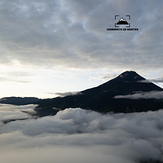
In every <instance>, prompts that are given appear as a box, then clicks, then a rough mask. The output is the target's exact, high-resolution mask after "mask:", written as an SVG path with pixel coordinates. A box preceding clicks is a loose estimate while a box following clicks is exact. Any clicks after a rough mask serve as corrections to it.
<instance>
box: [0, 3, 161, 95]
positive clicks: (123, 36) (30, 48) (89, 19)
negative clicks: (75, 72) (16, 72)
mask: <svg viewBox="0 0 163 163" xmlns="http://www.w3.org/2000/svg"><path fill="white" fill-rule="evenodd" d="M162 6H163V2H162V1H161V0H156V1H154V2H153V1H152V0H150V1H148V3H147V1H141V0H138V1H134V2H132V3H131V2H130V1H129V0H125V1H123V3H122V2H121V1H118V0H116V1H108V0H105V1H99V0H96V1H89V2H88V1H85V0H84V1H79V0H78V1H74V0H69V1H65V0H59V1H56V0H48V1H47V0H46V1H45V0H34V1H33V0H22V1H19V0H15V1H14V2H13V1H11V0H9V1H4V0H3V1H1V3H0V21H1V25H0V31H1V32H0V43H1V44H0V64H1V65H5V66H7V67H8V68H10V69H12V70H13V69H15V65H16V64H19V65H21V66H20V67H19V68H20V72H21V67H23V66H24V72H25V71H26V72H28V67H30V69H33V73H34V74H37V71H39V69H40V68H42V69H44V70H45V71H47V70H49V69H51V70H52V72H54V73H55V71H56V69H58V68H62V69H63V71H65V69H71V68H73V69H79V70H85V74H87V71H89V72H91V71H92V74H93V71H97V72H98V69H105V70H104V71H101V75H105V74H106V73H110V72H113V74H115V73H116V74H117V71H118V72H119V73H121V72H122V71H124V70H135V71H138V72H141V73H142V74H145V75H148V73H149V72H152V73H151V74H152V75H151V76H150V78H153V76H154V73H155V72H156V71H157V70H158V69H159V70H160V69H161V72H160V74H161V73H162V72H163V68H162V65H163V58H162V43H163V40H162V35H161V33H162V32H163V30H162V29H163V28H162V26H163V21H162V19H161V18H162V15H163V12H162V10H161V8H162ZM126 11H127V13H126ZM116 14H119V15H121V16H122V17H123V16H125V15H126V14H130V16H131V19H130V23H131V27H137V28H139V30H138V31H137V32H131V31H130V32H129V31H128V32H123V31H122V32H108V31H107V30H106V28H108V27H114V23H115V20H114V16H115V15H116ZM110 36H111V37H110ZM13 67H14V68H13ZM25 69H26V70H25ZM88 74H89V73H88ZM160 74H159V76H157V78H158V77H160ZM36 76H37V75H36ZM86 76H87V75H86ZM37 77H38V76H37ZM45 77H47V76H46V74H44V73H43V72H42V74H40V76H39V77H38V79H40V78H45ZM93 77H94V76H93ZM27 78H28V77H27ZM1 79H2V80H3V81H5V80H8V81H9V80H10V76H9V75H8V74H6V75H5V77H4V76H2V78H1ZM29 79H30V80H29ZM80 79H81V78H80ZM80 79H79V80H80ZM14 80H17V79H14ZM36 80H37V79H36V78H35V77H33V78H30V77H29V78H28V79H27V81H28V82H35V81H36ZM48 80H51V78H50V77H49V79H48ZM57 80H60V79H57ZM82 80H83V79H82ZM87 80H89V78H87V79H86V81H85V83H86V82H87ZM10 81H11V80H10ZM17 81H23V82H24V81H26V80H22V79H18V80H17ZM37 82H38V80H37ZM71 82H73V80H71ZM71 82H70V83H71ZM94 82H95V83H97V84H96V86H97V85H98V83H99V81H94ZM101 83H102V81H101ZM3 84H4V83H3ZM44 84H45V83H44V82H42V83H40V85H44ZM55 84H56V83H55V82H54V85H55ZM92 85H94V83H93V84H92ZM26 87H28V88H29V85H28V84H27V85H26ZM34 87H35V86H34V85H33V86H32V88H34ZM51 87H52V85H51ZM60 87H62V86H60ZM88 87H89V85H86V87H84V88H88ZM71 89H72V90H71ZM81 89H82V88H81V87H80V86H79V85H78V87H77V89H73V88H72V87H70V89H69V90H68V89H65V90H63V91H62V90H60V91H61V92H69V91H79V90H81ZM60 91H59V90H54V92H60ZM8 92H10V90H8ZM46 92H50V91H49V90H47V91H46ZM9 94H11V93H9ZM36 94H37V96H41V97H42V96H44V97H46V96H47V95H46V94H45V92H44V90H42V92H41V94H42V95H39V94H40V92H38V93H36ZM43 94H44V95H43ZM2 96H3V95H2ZM24 96H25V95H24Z"/></svg>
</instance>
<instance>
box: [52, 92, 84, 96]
mask: <svg viewBox="0 0 163 163" xmlns="http://www.w3.org/2000/svg"><path fill="white" fill-rule="evenodd" d="M78 94H81V93H80V92H64V93H59V92H57V93H55V95H58V96H61V97H65V96H72V95H78Z"/></svg>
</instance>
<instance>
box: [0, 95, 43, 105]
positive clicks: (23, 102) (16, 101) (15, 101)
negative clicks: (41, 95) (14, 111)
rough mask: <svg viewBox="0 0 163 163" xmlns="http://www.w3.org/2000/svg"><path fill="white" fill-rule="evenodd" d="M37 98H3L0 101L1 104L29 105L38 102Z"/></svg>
mask: <svg viewBox="0 0 163 163" xmlns="http://www.w3.org/2000/svg"><path fill="white" fill-rule="evenodd" d="M39 100H40V99H38V98H36V97H3V98H1V99H0V103H1V104H12V105H28V104H34V103H36V102H38V101H39Z"/></svg>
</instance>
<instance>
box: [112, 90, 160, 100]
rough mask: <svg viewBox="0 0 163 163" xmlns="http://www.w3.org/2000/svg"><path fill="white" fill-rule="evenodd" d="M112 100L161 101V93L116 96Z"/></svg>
mask: <svg viewBox="0 0 163 163" xmlns="http://www.w3.org/2000/svg"><path fill="white" fill-rule="evenodd" d="M114 98H129V99H163V91H151V92H139V93H134V94H131V95H117V96H115V97H114Z"/></svg>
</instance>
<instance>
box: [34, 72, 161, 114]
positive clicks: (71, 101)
mask: <svg viewBox="0 0 163 163" xmlns="http://www.w3.org/2000/svg"><path fill="white" fill-rule="evenodd" d="M150 91H163V89H162V88H160V87H158V86H157V85H155V84H153V83H152V82H146V79H145V78H143V77H142V76H140V75H139V74H137V73H136V72H135V71H125V72H123V73H122V74H120V75H119V76H117V77H116V78H114V79H112V80H109V81H108V82H105V83H103V84H101V85H99V86H97V87H94V88H90V89H86V90H83V91H81V92H80V93H79V94H77V95H71V96H65V97H57V98H52V99H44V100H41V101H39V102H38V107H36V109H35V111H36V112H37V114H38V115H39V116H46V115H49V114H50V115H54V114H56V113H57V112H58V111H59V110H64V109H65V108H75V107H80V108H82V109H86V110H93V111H97V112H100V113H108V112H115V113H119V112H123V113H126V112H127V113H128V112H141V111H148V110H158V109H161V108H163V101H162V100H156V99H139V100H136V101H135V100H133V99H115V98H114V97H115V96H117V95H129V94H134V93H136V92H150Z"/></svg>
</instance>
